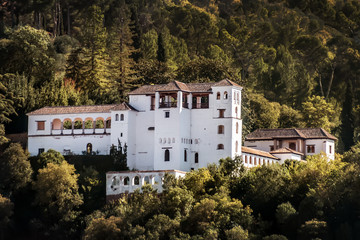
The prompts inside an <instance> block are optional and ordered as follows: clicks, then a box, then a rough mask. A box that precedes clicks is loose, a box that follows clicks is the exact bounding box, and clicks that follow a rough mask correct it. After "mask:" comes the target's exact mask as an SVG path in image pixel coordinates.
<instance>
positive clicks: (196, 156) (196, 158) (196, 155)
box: [195, 153, 199, 163]
mask: <svg viewBox="0 0 360 240" xmlns="http://www.w3.org/2000/svg"><path fill="white" fill-rule="evenodd" d="M195 163H199V153H195Z"/></svg>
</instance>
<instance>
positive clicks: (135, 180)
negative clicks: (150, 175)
mask: <svg viewBox="0 0 360 240" xmlns="http://www.w3.org/2000/svg"><path fill="white" fill-rule="evenodd" d="M139 184H140V178H139V177H138V176H136V177H135V178H134V185H139Z"/></svg>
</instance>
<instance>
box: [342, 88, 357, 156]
mask: <svg viewBox="0 0 360 240" xmlns="http://www.w3.org/2000/svg"><path fill="white" fill-rule="evenodd" d="M352 109H353V92H352V87H351V85H350V83H349V82H348V83H347V86H346V94H345V101H344V104H343V109H342V112H341V122H342V124H341V133H340V138H341V140H342V142H343V145H344V151H348V150H349V149H350V148H351V146H353V145H354V119H353V115H352Z"/></svg>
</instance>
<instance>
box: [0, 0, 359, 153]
mask: <svg viewBox="0 0 360 240" xmlns="http://www.w3.org/2000/svg"><path fill="white" fill-rule="evenodd" d="M359 28H360V3H359V2H358V1H345V0H339V1H336V0H334V1H330V0H315V1H306V0H300V1H293V0H242V1H241V0H217V1H215V0H206V1H200V0H152V1H145V0H132V1H130V0H129V1H126V0H87V1H84V0H74V1H68V0H50V1H45V0H31V1H28V0H17V1H12V0H3V1H1V4H0V79H1V82H0V83H1V85H0V94H1V95H0V96H1V97H0V100H1V104H0V108H1V112H2V116H1V118H0V121H1V123H5V124H6V131H7V133H14V132H21V131H22V132H26V116H25V114H26V113H27V112H29V111H31V110H34V109H37V108H40V107H43V106H56V105H81V104H107V103H114V102H121V101H124V100H125V101H126V98H127V95H126V93H127V92H128V91H129V90H132V89H134V88H136V87H138V86H141V85H143V84H154V83H166V82H169V81H172V80H179V81H183V82H206V81H218V80H221V79H223V78H229V79H231V80H233V81H235V82H237V83H239V84H241V85H242V86H244V96H243V119H244V125H245V126H244V135H246V133H248V132H249V131H252V130H254V129H256V128H277V127H323V128H325V129H327V130H329V131H331V132H332V133H333V134H334V135H335V136H337V137H338V138H339V141H338V144H337V150H338V152H343V151H347V150H349V149H350V147H351V146H352V145H353V144H354V142H356V141H357V140H358V138H359V133H360V128H359V127H358V126H360V116H359V112H360V95H359V86H360V82H359V81H360V74H359V71H360V70H359V69H360V54H359V48H360V47H359V46H360V45H359V44H360V35H359V34H360V31H359ZM6 120H12V121H11V122H10V123H7V122H6ZM2 132H3V130H2Z"/></svg>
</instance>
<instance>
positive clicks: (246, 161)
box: [245, 155, 248, 163]
mask: <svg viewBox="0 0 360 240" xmlns="http://www.w3.org/2000/svg"><path fill="white" fill-rule="evenodd" d="M245 163H248V160H247V156H246V155H245Z"/></svg>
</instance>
